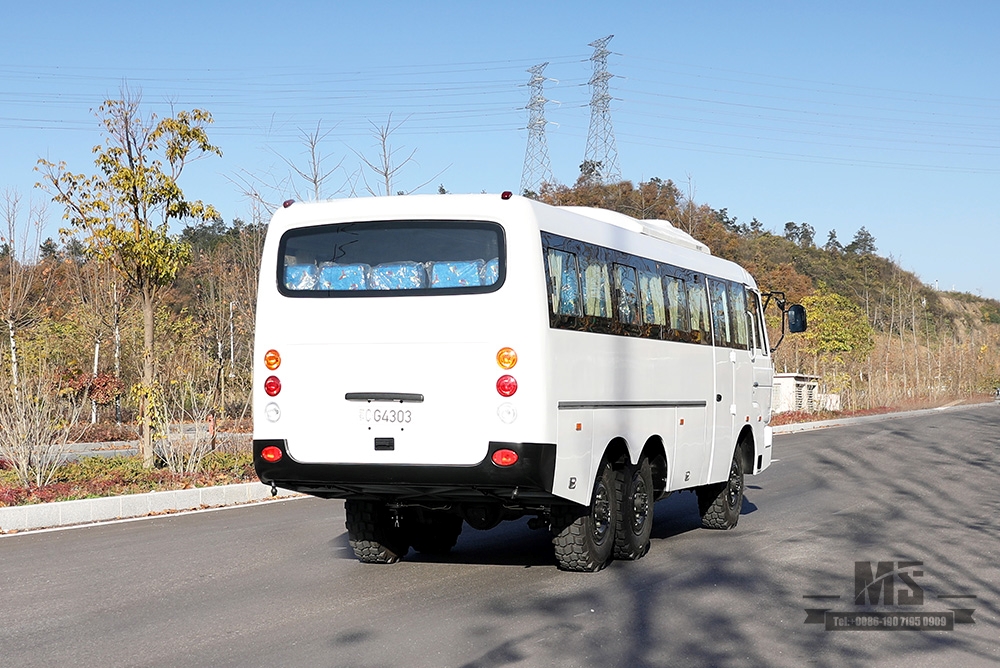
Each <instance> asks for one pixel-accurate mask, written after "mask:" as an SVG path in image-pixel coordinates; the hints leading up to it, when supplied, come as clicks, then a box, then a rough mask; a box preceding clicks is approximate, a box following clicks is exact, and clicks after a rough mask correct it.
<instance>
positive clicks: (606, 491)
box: [552, 460, 618, 572]
mask: <svg viewBox="0 0 1000 668" xmlns="http://www.w3.org/2000/svg"><path fill="white" fill-rule="evenodd" d="M616 498H617V495H616V494H615V473H614V471H613V470H612V469H611V464H610V463H608V462H607V461H603V460H602V461H601V467H600V469H599V471H598V474H597V478H596V479H595V481H594V491H593V494H592V495H591V501H590V506H589V507H584V506H579V505H573V506H556V507H553V508H552V533H553V538H552V545H553V547H554V548H555V555H556V562H557V564H558V565H559V568H561V569H562V570H565V571H581V572H593V571H599V570H601V569H602V568H604V567H605V566H606V565H607V564H608V562H609V561H610V560H611V555H612V552H613V549H614V545H615V525H616V524H617V517H618V504H617V503H616Z"/></svg>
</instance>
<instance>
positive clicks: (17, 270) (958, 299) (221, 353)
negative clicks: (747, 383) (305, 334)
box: [0, 175, 1000, 422]
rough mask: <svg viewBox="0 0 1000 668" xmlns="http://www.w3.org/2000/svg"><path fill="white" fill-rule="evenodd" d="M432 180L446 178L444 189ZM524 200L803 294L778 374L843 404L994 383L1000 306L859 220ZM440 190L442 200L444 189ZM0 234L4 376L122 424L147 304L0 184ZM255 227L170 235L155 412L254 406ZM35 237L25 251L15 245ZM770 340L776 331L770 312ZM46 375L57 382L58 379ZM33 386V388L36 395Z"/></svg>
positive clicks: (617, 191)
mask: <svg viewBox="0 0 1000 668" xmlns="http://www.w3.org/2000/svg"><path fill="white" fill-rule="evenodd" d="M442 190H443V188H442ZM527 195H528V196H529V197H533V198H536V199H538V200H540V201H543V202H547V203H549V204H554V205H576V206H594V207H602V208H607V209H613V210H615V211H619V212H621V213H624V214H628V215H630V216H634V217H636V218H656V219H663V220H669V221H671V222H672V223H673V224H674V225H676V226H677V227H679V228H681V229H683V230H685V231H687V232H689V233H690V234H692V235H693V236H694V237H696V238H697V239H699V240H700V241H703V242H705V243H706V244H707V245H708V246H709V248H711V250H712V252H713V253H714V254H715V255H719V256H722V257H725V258H728V259H731V260H733V261H735V262H738V263H740V264H741V265H743V266H745V267H746V268H747V269H748V270H750V272H751V273H752V274H753V275H754V276H755V277H756V278H757V281H758V282H759V284H760V286H761V288H762V289H763V290H765V291H768V290H779V291H782V292H784V293H785V295H786V296H787V298H788V300H789V301H790V302H798V303H802V304H804V305H805V306H806V307H807V308H808V312H809V330H808V331H807V332H806V333H805V334H801V335H795V336H786V337H785V339H784V342H783V343H782V345H781V347H780V348H779V349H778V351H777V353H776V354H775V366H776V370H777V371H779V372H781V371H792V372H801V373H806V374H811V375H816V376H818V377H819V378H820V382H821V391H822V392H828V393H837V394H839V395H840V397H841V405H842V408H843V409H845V410H857V409H867V408H874V407H880V406H892V405H905V404H919V403H921V402H923V403H935V402H936V403H944V402H947V401H951V400H957V399H962V398H968V397H972V396H975V395H977V394H984V393H986V392H988V391H990V390H991V389H992V388H994V387H996V386H997V385H998V384H1000V302H997V301H996V300H992V299H984V298H981V297H977V296H973V295H969V294H963V293H951V292H939V291H936V290H934V289H932V288H931V287H929V286H927V285H925V284H924V283H922V282H921V281H920V280H919V278H918V277H916V276H915V275H913V274H912V273H910V272H907V271H904V270H903V269H901V268H900V267H899V266H898V265H897V264H896V263H894V262H893V261H892V260H891V259H888V258H886V257H883V256H880V255H879V254H878V252H877V251H878V249H877V245H876V244H877V240H876V239H875V238H874V237H873V236H872V235H871V234H870V233H869V232H868V231H867V230H865V229H864V228H860V229H858V230H856V231H854V232H853V233H848V234H847V235H845V240H846V241H847V242H846V243H842V242H841V241H840V240H839V239H838V234H837V233H836V232H831V233H830V235H829V237H828V238H827V239H826V240H825V243H820V242H818V241H817V240H816V239H815V238H814V231H813V229H812V228H811V227H810V226H809V225H808V224H805V223H794V222H789V223H787V224H786V225H785V227H784V229H783V230H782V231H781V233H774V232H771V231H767V230H764V229H763V227H762V225H761V224H760V223H759V222H758V221H757V220H751V221H749V222H742V221H738V220H736V219H735V218H732V217H730V216H729V215H728V213H727V211H726V209H713V208H711V207H710V206H708V205H705V204H697V203H695V202H693V201H691V200H690V199H688V198H685V197H684V196H683V194H682V193H681V191H680V189H679V188H678V187H677V186H676V185H675V184H674V183H673V182H672V181H669V180H668V181H662V180H660V179H656V178H653V179H650V180H648V181H645V182H642V183H639V184H633V183H631V182H628V181H622V182H619V183H614V184H604V183H601V182H600V181H599V180H598V179H597V178H588V177H587V176H586V175H584V176H581V178H580V179H579V180H578V181H577V182H576V183H575V184H574V185H572V186H564V185H544V186H543V187H542V188H541V189H540V192H537V193H527ZM444 196H446V195H444ZM5 207H6V208H5V212H6V222H7V229H6V232H7V234H5V235H4V237H3V241H2V242H0V298H2V301H0V309H2V312H3V321H4V323H5V325H6V327H5V329H6V332H5V336H4V337H3V344H2V345H0V377H2V381H3V383H4V386H5V387H7V386H9V385H10V384H11V383H12V381H15V379H16V383H17V384H18V385H19V386H20V389H21V391H22V392H31V391H36V392H37V391H39V382H40V381H39V380H38V379H39V378H40V377H43V376H44V377H45V378H48V379H49V380H47V381H45V382H49V383H51V382H55V383H56V385H57V386H58V388H59V391H60V392H61V393H62V396H64V397H67V396H74V397H76V398H77V399H78V400H79V403H80V405H81V408H82V413H81V419H82V420H84V421H87V420H88V419H92V420H95V421H108V422H110V421H115V420H123V421H126V422H128V421H133V420H135V419H136V416H137V412H138V410H137V405H138V401H139V400H140V399H141V397H139V396H137V393H136V392H135V391H134V389H133V388H135V387H136V386H137V385H140V380H141V368H142V351H143V322H142V320H143V314H142V308H141V304H140V300H139V299H138V296H137V295H136V294H135V293H134V291H130V290H129V289H128V287H127V282H126V281H124V280H123V279H122V277H121V276H120V275H119V273H118V272H116V271H115V270H114V268H113V267H112V266H111V265H110V264H109V263H107V262H104V261H101V259H100V258H99V257H97V256H95V255H94V254H93V253H91V252H88V248H87V247H86V246H85V245H84V244H83V243H82V242H81V241H80V239H79V238H78V237H76V236H67V237H64V238H62V239H61V240H60V241H59V242H57V241H55V240H53V239H44V240H34V241H32V240H31V239H30V238H27V237H26V236H25V231H26V230H30V229H34V228H32V227H31V226H30V225H25V224H23V223H26V222H27V221H30V220H31V215H32V212H31V211H23V210H21V208H20V199H19V198H17V197H16V196H14V195H12V194H11V193H7V199H6V201H5ZM257 218H258V219H256V220H254V221H251V222H244V221H242V220H234V221H232V222H231V223H229V224H225V223H224V222H222V221H220V220H213V221H199V222H196V223H193V224H190V225H188V226H187V227H185V228H184V229H183V231H182V232H181V233H180V235H179V237H178V238H175V241H177V242H180V243H181V244H183V245H184V246H186V247H187V248H188V249H189V251H190V253H189V256H188V261H187V262H186V263H183V266H180V268H179V270H178V271H177V274H176V277H175V278H173V280H171V281H170V282H169V284H168V285H167V286H165V288H164V290H163V292H162V294H161V296H160V299H159V300H158V302H157V305H156V310H155V322H154V326H155V329H156V346H155V349H154V353H153V356H154V360H153V362H154V366H155V369H156V378H157V384H158V388H159V391H160V392H161V395H160V397H159V399H158V404H157V406H158V409H157V410H159V411H160V413H159V417H160V418H163V419H167V418H169V417H170V415H175V416H186V417H187V418H188V419H194V420H198V419H204V418H205V417H206V416H207V415H208V414H213V415H215V416H217V418H219V419H227V418H228V419H233V418H248V417H249V416H250V410H251V409H250V383H251V369H252V359H251V357H252V345H253V323H254V306H255V293H256V283H257V276H258V267H259V258H260V251H261V247H262V243H263V238H264V234H265V232H266V222H264V215H261V216H259V217H257ZM15 239H20V240H21V243H20V248H22V249H24V248H28V247H29V246H30V245H31V244H32V243H34V248H37V249H38V252H37V253H36V255H35V257H34V259H33V260H29V261H24V259H23V257H24V256H23V254H18V253H12V248H15V246H14V245H13V244H12V240H15ZM769 317H770V323H769V324H770V325H771V330H772V331H771V332H770V334H771V340H772V342H774V341H777V339H778V337H779V335H780V320H779V319H778V317H777V311H776V310H775V309H774V308H773V307H772V308H771V309H769ZM52 379H55V380H54V381H53V380H52ZM32 388H34V389H32Z"/></svg>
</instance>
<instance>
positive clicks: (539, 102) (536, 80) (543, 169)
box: [521, 62, 553, 195]
mask: <svg viewBox="0 0 1000 668" xmlns="http://www.w3.org/2000/svg"><path fill="white" fill-rule="evenodd" d="M546 65H548V62H545V63H541V64H540V65H535V66H534V67H529V68H528V72H529V73H530V74H531V78H530V79H529V80H528V87H529V88H530V89H531V97H530V100H529V101H528V106H527V107H525V108H526V109H527V110H528V148H527V149H526V150H525V152H524V168H523V169H522V170H521V194H522V195H523V194H524V193H526V192H528V191H531V192H535V193H537V192H538V189H539V187H540V186H541V184H542V183H545V182H548V183H551V182H552V180H553V179H552V168H551V167H550V166H549V149H548V147H547V146H546V145H545V123H546V121H545V103H546V102H548V100H546V99H545V95H544V94H543V93H542V85H543V84H544V83H545V81H546V79H545V77H544V76H542V70H544V69H545V66H546Z"/></svg>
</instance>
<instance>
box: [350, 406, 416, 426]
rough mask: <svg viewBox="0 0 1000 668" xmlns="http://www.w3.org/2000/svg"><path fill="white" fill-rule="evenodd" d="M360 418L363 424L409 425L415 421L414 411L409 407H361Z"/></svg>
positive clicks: (359, 410)
mask: <svg viewBox="0 0 1000 668" xmlns="http://www.w3.org/2000/svg"><path fill="white" fill-rule="evenodd" d="M358 420H359V421H360V422H361V423H362V424H397V425H400V426H403V425H408V424H410V423H412V422H413V411H412V410H410V409H409V408H371V407H366V408H359V409H358Z"/></svg>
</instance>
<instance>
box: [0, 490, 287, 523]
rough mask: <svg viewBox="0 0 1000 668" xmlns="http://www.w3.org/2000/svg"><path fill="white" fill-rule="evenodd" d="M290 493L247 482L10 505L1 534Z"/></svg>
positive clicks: (1, 514) (0, 518)
mask: <svg viewBox="0 0 1000 668" xmlns="http://www.w3.org/2000/svg"><path fill="white" fill-rule="evenodd" d="M293 496H299V495H298V494H296V493H295V492H290V491H288V490H284V489H278V495H277V496H275V497H272V496H271V487H270V485H265V484H263V483H260V482H248V483H243V484H239V485H220V486H217V487H194V488H191V489H178V490H171V491H167V492H147V493H145V494H129V495H126V496H109V497H103V498H97V499H79V500H76V501H56V502H53V503H35V504H31V505H26V506H10V507H4V508H0V535H2V534H5V533H9V532H17V531H30V530H32V529H48V528H52V527H66V526H72V525H78V524H93V523H95V522H106V521H108V520H117V519H127V518H134V517H145V516H147V515H165V514H168V513H175V512H180V511H185V510H199V509H204V508H214V507H222V506H234V505H240V504H246V503H253V502H256V501H267V500H270V499H272V498H276V499H281V498H288V497H293Z"/></svg>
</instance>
